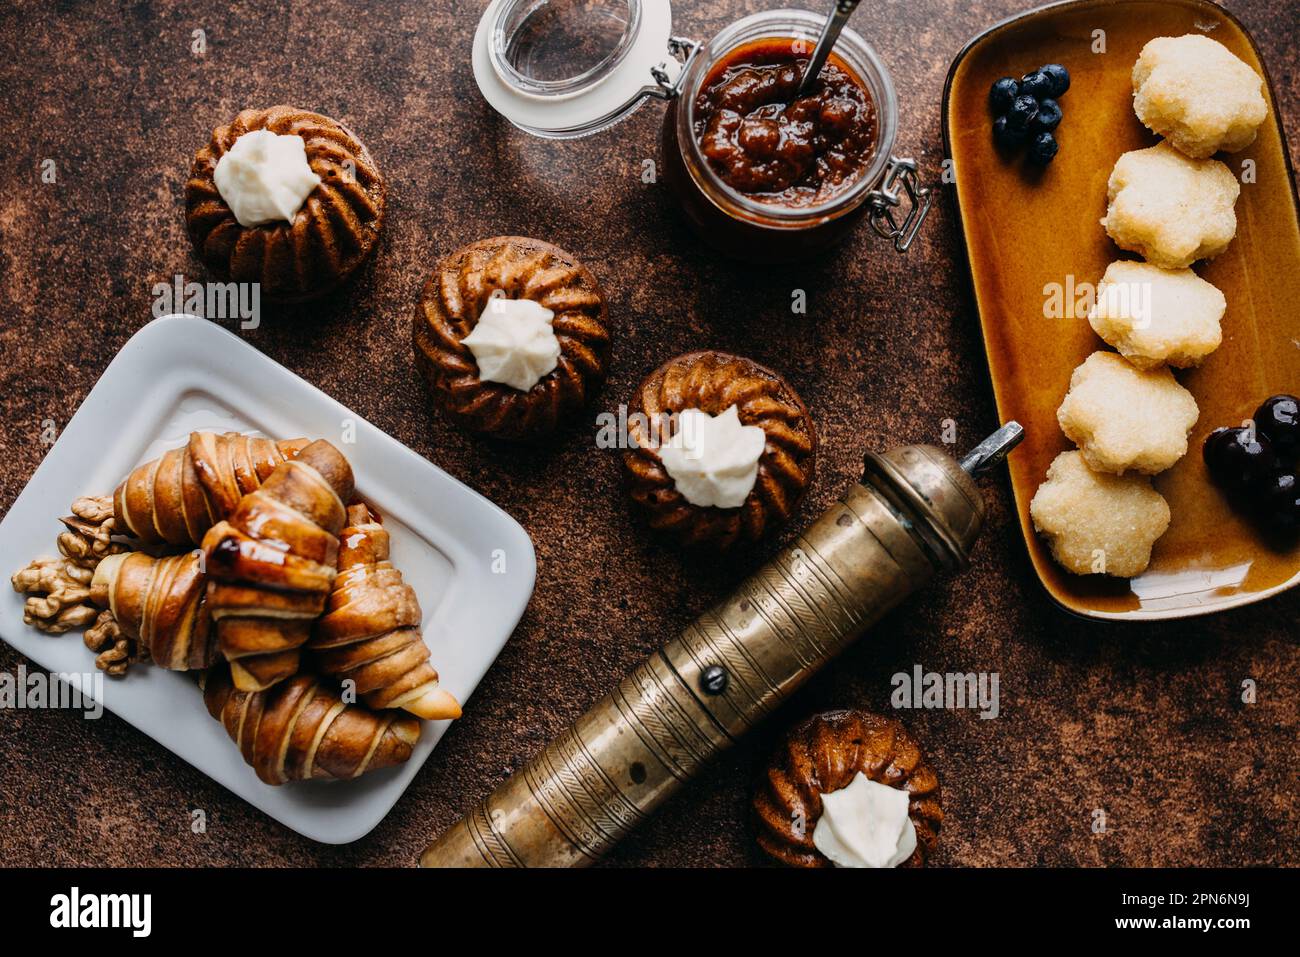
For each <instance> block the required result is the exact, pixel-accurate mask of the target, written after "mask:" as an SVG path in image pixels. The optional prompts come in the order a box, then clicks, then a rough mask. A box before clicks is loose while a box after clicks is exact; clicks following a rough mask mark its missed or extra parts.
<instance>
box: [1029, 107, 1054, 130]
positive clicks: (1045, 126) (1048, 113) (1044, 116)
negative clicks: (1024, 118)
mask: <svg viewBox="0 0 1300 957" xmlns="http://www.w3.org/2000/svg"><path fill="white" fill-rule="evenodd" d="M1060 125H1061V107H1060V106H1059V105H1058V104H1057V102H1056V101H1055V100H1043V101H1041V102H1040V103H1039V104H1038V115H1037V116H1035V117H1034V122H1033V123H1032V124H1031V128H1032V129H1033V131H1034V132H1035V133H1050V132H1051V131H1052V130H1054V129H1056V128H1057V127H1058V126H1060Z"/></svg>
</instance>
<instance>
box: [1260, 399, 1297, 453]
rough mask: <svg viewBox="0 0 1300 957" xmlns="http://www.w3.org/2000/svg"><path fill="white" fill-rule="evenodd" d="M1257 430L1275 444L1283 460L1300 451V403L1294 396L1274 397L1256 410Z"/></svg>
mask: <svg viewBox="0 0 1300 957" xmlns="http://www.w3.org/2000/svg"><path fill="white" fill-rule="evenodd" d="M1255 428H1256V429H1257V430H1259V432H1260V433H1261V434H1263V435H1266V436H1268V440H1269V441H1270V442H1271V443H1272V444H1273V450H1274V451H1275V452H1276V453H1277V454H1278V455H1279V456H1281V457H1283V458H1292V457H1294V456H1295V455H1296V453H1297V451H1300V401H1298V400H1297V399H1296V397H1295V396H1293V395H1274V396H1270V397H1269V398H1267V399H1265V400H1264V402H1263V404H1262V405H1260V407H1259V408H1258V409H1256V410H1255Z"/></svg>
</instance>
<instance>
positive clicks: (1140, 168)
mask: <svg viewBox="0 0 1300 957" xmlns="http://www.w3.org/2000/svg"><path fill="white" fill-rule="evenodd" d="M1240 192H1241V185H1240V184H1239V183H1238V182H1237V179H1236V177H1234V176H1233V175H1232V171H1231V170H1229V169H1228V167H1226V166H1224V165H1223V164H1222V163H1220V162H1219V161H1218V160H1208V159H1207V160H1195V159H1188V158H1187V157H1186V156H1184V155H1183V154H1182V153H1180V152H1178V150H1176V149H1174V148H1173V147H1172V146H1170V145H1169V144H1168V143H1159V144H1157V145H1156V146H1152V147H1150V148H1149V149H1144V150H1131V151H1130V152H1128V153H1125V154H1124V155H1123V156H1121V157H1120V158H1119V160H1118V161H1117V162H1116V163H1115V169H1114V170H1112V171H1111V174H1110V182H1109V184H1108V185H1107V193H1108V198H1109V205H1108V206H1107V209H1106V215H1105V217H1103V218H1102V221H1101V224H1102V225H1103V226H1105V227H1106V234H1107V235H1108V236H1110V238H1111V239H1113V240H1114V241H1115V244H1116V245H1117V246H1119V247H1120V248H1121V249H1127V250H1130V251H1131V252H1135V253H1138V254H1139V255H1140V256H1142V257H1143V258H1144V259H1146V260H1147V261H1148V262H1150V263H1153V264H1154V265H1157V266H1163V267H1165V268H1166V269H1182V268H1184V267H1186V266H1190V265H1191V264H1192V263H1194V262H1196V260H1198V259H1209V258H1211V257H1213V256H1217V255H1219V253H1221V252H1223V251H1224V250H1225V249H1227V248H1228V243H1230V242H1232V237H1233V236H1235V235H1236V234H1237V214H1236V212H1235V211H1234V210H1233V205H1234V204H1235V203H1236V202H1237V196H1238V194H1239V193H1240Z"/></svg>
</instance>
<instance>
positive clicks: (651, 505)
mask: <svg viewBox="0 0 1300 957" xmlns="http://www.w3.org/2000/svg"><path fill="white" fill-rule="evenodd" d="M628 442H629V450H628V451H627V452H626V453H625V455H624V458H623V463H624V467H625V471H626V474H627V478H628V487H629V491H630V494H631V496H632V500H633V501H634V502H635V503H636V504H637V505H638V506H639V507H640V509H641V510H642V511H643V512H644V513H645V515H646V516H647V518H648V520H649V523H650V526H651V528H654V529H656V530H658V531H662V532H665V533H667V534H669V535H671V536H672V537H674V538H676V539H677V540H678V541H680V542H682V543H684V544H687V545H703V546H709V547H714V548H719V549H726V548H729V547H731V546H732V545H734V544H736V543H737V542H742V541H743V542H754V541H757V540H758V539H760V538H761V537H763V536H764V535H765V534H767V533H768V532H770V531H772V530H773V529H775V528H777V527H779V526H780V525H782V524H784V523H785V522H786V521H788V520H789V518H790V516H791V515H792V514H793V513H794V510H795V509H796V508H797V507H798V505H799V502H800V501H801V500H802V499H803V496H804V493H805V492H807V490H808V486H809V485H811V484H812V479H813V470H814V464H815V461H816V450H817V438H816V434H815V433H814V431H813V424H812V418H811V417H810V416H809V415H808V410H807V408H806V407H805V406H804V404H803V401H802V400H801V399H800V398H799V396H798V394H797V393H796V392H795V391H794V389H793V388H791V387H790V384H789V383H788V382H786V381H785V379H783V378H782V377H781V376H779V375H777V374H776V373H775V372H773V371H772V370H770V369H767V368H764V367H763V366H761V365H759V364H758V363H756V362H753V361H751V360H749V359H744V358H741V357H739V356H733V355H728V354H726V353H723V352H691V353H687V354H686V355H682V356H678V357H677V358H676V359H672V360H670V361H669V362H666V363H664V364H663V365H662V366H660V367H659V368H658V369H656V370H655V371H654V372H653V373H651V374H650V376H649V377H648V378H647V379H646V380H645V381H644V382H642V383H641V385H640V387H639V388H638V389H637V391H636V394H635V395H634V396H633V397H632V401H631V402H630V403H629V404H628Z"/></svg>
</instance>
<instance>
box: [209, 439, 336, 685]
mask: <svg viewBox="0 0 1300 957" xmlns="http://www.w3.org/2000/svg"><path fill="white" fill-rule="evenodd" d="M351 497H352V468H351V466H349V465H348V461H347V459H345V458H344V457H343V456H342V454H340V452H339V451H338V449H336V448H334V446H332V445H330V443H328V442H326V441H324V440H317V441H315V442H313V443H311V444H310V445H308V446H307V447H306V448H304V449H303V450H302V451H301V452H299V453H298V455H297V457H296V458H293V459H290V460H289V461H287V462H284V463H282V464H281V465H279V466H278V467H277V468H276V470H275V471H274V472H272V473H271V476H270V477H269V478H268V479H267V480H266V482H264V483H263V485H262V487H261V488H259V489H257V490H256V491H254V492H250V493H248V494H247V495H245V496H244V497H243V499H242V500H240V503H239V506H238V507H237V508H236V509H235V511H234V512H233V513H232V514H231V516H230V518H229V519H227V520H225V521H222V522H219V523H218V524H216V525H214V526H213V527H212V528H211V529H209V530H208V533H207V535H205V536H204V537H203V552H204V557H205V560H206V563H207V564H206V566H205V567H206V569H207V574H208V579H209V583H208V606H209V608H210V609H211V614H212V618H213V620H214V621H215V622H216V623H217V641H218V647H219V648H220V649H221V654H222V655H223V656H224V657H225V659H226V660H227V661H229V662H230V663H231V677H232V680H233V681H234V683H235V687H237V688H239V689H240V690H241V691H260V690H263V689H265V688H268V687H270V686H271V685H273V684H275V683H276V682H278V681H283V680H284V679H286V678H288V677H290V676H291V675H293V674H294V673H295V672H297V670H298V663H299V648H300V646H301V645H302V644H303V643H304V642H306V641H307V638H308V637H309V635H310V633H311V626H312V622H313V621H315V619H316V618H317V617H319V615H320V614H321V612H322V611H324V610H325V601H326V598H327V597H328V596H329V593H330V589H331V588H332V587H333V584H334V577H335V575H336V569H335V565H336V563H337V561H338V550H339V540H338V537H337V536H338V533H339V530H340V529H342V528H343V522H344V520H345V518H346V512H345V509H344V505H343V503H344V502H345V501H346V500H347V499H349V498H351Z"/></svg>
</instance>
